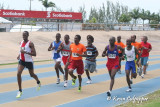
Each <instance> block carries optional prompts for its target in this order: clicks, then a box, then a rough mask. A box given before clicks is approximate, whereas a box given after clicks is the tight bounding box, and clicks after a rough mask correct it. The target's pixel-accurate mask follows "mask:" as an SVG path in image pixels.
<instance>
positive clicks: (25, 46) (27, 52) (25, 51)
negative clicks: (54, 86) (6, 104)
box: [16, 31, 41, 98]
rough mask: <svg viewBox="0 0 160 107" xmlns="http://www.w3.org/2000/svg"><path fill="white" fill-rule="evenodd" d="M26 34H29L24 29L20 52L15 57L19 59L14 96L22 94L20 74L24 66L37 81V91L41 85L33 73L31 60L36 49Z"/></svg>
mask: <svg viewBox="0 0 160 107" xmlns="http://www.w3.org/2000/svg"><path fill="white" fill-rule="evenodd" d="M28 36H29V32H28V31H24V32H23V41H22V42H21V44H20V54H19V55H18V57H17V59H18V60H19V64H18V72H17V81H18V87H19V91H18V93H17V96H16V98H20V97H21V95H22V86H21V84H22V79H21V75H22V72H23V70H24V68H25V67H26V68H28V70H29V74H30V76H31V77H33V78H34V79H35V80H36V81H37V91H39V90H40V87H41V83H40V81H39V79H38V77H37V75H36V74H35V73H34V67H33V60H32V56H36V50H35V47H34V44H33V42H31V41H29V40H28Z"/></svg>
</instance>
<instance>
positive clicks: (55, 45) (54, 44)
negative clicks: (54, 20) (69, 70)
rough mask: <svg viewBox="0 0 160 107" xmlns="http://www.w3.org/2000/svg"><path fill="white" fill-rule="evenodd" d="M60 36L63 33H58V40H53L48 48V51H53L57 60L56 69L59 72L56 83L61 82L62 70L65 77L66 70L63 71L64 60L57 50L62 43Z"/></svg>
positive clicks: (54, 58)
mask: <svg viewBox="0 0 160 107" xmlns="http://www.w3.org/2000/svg"><path fill="white" fill-rule="evenodd" d="M60 38H61V34H60V33H57V34H56V41H53V42H52V43H51V44H50V46H49V48H48V51H52V53H53V60H54V61H55V70H56V74H57V82H56V84H59V83H60V78H59V71H61V73H62V74H63V77H64V72H63V69H62V67H61V61H62V59H61V53H58V52H57V50H58V47H59V45H60V44H61V41H60ZM64 79H65V77H64Z"/></svg>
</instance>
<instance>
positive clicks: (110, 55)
mask: <svg viewBox="0 0 160 107" xmlns="http://www.w3.org/2000/svg"><path fill="white" fill-rule="evenodd" d="M108 58H111V59H115V58H116V54H108Z"/></svg>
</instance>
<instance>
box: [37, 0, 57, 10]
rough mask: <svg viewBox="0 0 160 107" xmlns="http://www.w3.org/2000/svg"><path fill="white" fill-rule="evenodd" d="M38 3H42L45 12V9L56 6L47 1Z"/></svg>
mask: <svg viewBox="0 0 160 107" xmlns="http://www.w3.org/2000/svg"><path fill="white" fill-rule="evenodd" d="M39 1H41V2H42V5H43V6H44V7H45V8H46V11H47V8H49V7H55V6H56V5H55V4H54V3H53V2H49V1H48V0H39Z"/></svg>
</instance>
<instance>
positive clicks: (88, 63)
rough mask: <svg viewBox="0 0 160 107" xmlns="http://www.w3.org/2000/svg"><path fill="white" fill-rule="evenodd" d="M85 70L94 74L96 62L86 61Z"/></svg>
mask: <svg viewBox="0 0 160 107" xmlns="http://www.w3.org/2000/svg"><path fill="white" fill-rule="evenodd" d="M84 69H85V70H88V71H90V72H91V73H93V72H94V71H95V70H96V62H92V61H88V60H85V66H84Z"/></svg>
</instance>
